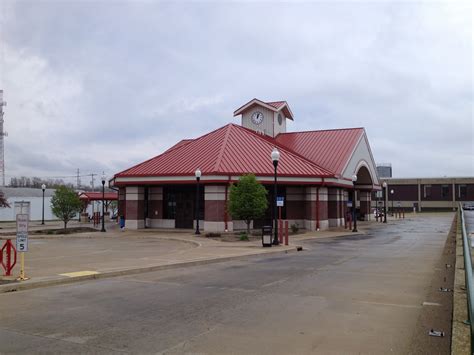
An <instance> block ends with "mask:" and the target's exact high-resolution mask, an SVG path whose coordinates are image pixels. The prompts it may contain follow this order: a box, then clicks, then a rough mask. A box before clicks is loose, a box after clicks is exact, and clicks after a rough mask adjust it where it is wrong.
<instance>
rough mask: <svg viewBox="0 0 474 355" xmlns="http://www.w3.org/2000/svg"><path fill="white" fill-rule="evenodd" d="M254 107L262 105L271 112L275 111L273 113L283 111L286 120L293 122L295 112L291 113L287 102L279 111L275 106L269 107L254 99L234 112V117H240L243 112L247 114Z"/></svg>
mask: <svg viewBox="0 0 474 355" xmlns="http://www.w3.org/2000/svg"><path fill="white" fill-rule="evenodd" d="M253 105H260V106H262V107H265V108H266V109H268V110H270V111H273V112H280V111H282V112H283V114H284V115H285V117H286V118H288V119H290V120H292V121H293V112H291V110H290V106H288V103H287V102H286V101H285V103H284V104H283V105H282V106H281V107H279V108H278V109H277V108H275V107H274V106H272V105H269V104H267V103H266V102H263V101H261V100H259V99H253V100H250V101H249V102H247V103H246V104H245V105H243V106H241V107H239V108H238V109H237V110H235V111H234V117H235V116H238V115H241V114H242V113H243V112H245V111H246V110H248V109H249V108H250V107H252V106H253Z"/></svg>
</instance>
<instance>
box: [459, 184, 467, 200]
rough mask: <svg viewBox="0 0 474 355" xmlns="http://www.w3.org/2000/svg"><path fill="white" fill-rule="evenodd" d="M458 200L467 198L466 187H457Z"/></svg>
mask: <svg viewBox="0 0 474 355" xmlns="http://www.w3.org/2000/svg"><path fill="white" fill-rule="evenodd" d="M458 196H459V198H463V197H466V196H467V186H466V185H459V194H458Z"/></svg>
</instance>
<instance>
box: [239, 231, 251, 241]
mask: <svg viewBox="0 0 474 355" xmlns="http://www.w3.org/2000/svg"><path fill="white" fill-rule="evenodd" d="M240 240H249V236H248V235H247V233H246V232H241V233H240Z"/></svg>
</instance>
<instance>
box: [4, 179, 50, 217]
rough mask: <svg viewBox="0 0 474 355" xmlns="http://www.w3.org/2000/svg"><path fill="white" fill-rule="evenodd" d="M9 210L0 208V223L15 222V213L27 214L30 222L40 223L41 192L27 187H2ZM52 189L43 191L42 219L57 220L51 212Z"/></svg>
mask: <svg viewBox="0 0 474 355" xmlns="http://www.w3.org/2000/svg"><path fill="white" fill-rule="evenodd" d="M0 190H1V191H2V192H3V193H4V195H5V197H6V199H7V201H8V203H9V204H10V208H0V221H15V220H16V214H17V213H29V215H30V220H31V221H35V220H36V221H40V220H41V218H42V208H43V190H41V189H35V188H29V187H2V188H0ZM54 191H55V190H54V189H46V190H45V191H44V219H45V220H46V221H48V220H52V219H57V218H56V217H55V216H53V213H52V211H51V197H52V196H53V194H54Z"/></svg>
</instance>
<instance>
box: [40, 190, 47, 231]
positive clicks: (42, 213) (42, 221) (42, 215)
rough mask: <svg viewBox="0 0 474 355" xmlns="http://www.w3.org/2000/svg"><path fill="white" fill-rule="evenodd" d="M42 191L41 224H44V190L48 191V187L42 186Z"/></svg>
mask: <svg viewBox="0 0 474 355" xmlns="http://www.w3.org/2000/svg"><path fill="white" fill-rule="evenodd" d="M41 190H43V209H42V211H41V224H44V190H46V185H45V184H43V185H41Z"/></svg>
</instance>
